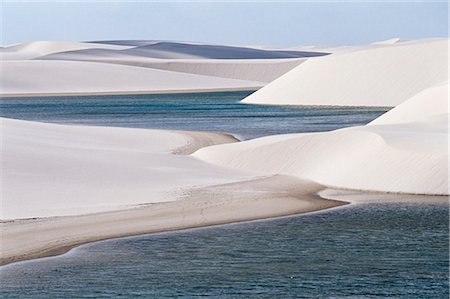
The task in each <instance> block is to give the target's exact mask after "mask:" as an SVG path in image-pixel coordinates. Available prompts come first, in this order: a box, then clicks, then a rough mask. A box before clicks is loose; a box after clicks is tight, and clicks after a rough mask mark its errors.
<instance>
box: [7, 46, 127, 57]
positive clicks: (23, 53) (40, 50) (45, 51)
mask: <svg viewBox="0 0 450 299" xmlns="http://www.w3.org/2000/svg"><path fill="white" fill-rule="evenodd" d="M93 48H95V49H109V50H124V49H128V48H130V46H121V45H112V44H98V43H81V42H62V41H36V42H29V43H23V44H17V45H12V46H7V47H0V58H1V59H2V60H17V59H33V58H37V57H41V56H45V55H49V54H53V53H59V52H65V51H76V50H86V49H93Z"/></svg>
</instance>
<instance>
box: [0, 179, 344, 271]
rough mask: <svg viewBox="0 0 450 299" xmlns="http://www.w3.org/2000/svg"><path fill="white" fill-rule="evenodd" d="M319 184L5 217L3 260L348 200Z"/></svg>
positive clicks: (215, 190)
mask: <svg viewBox="0 0 450 299" xmlns="http://www.w3.org/2000/svg"><path fill="white" fill-rule="evenodd" d="M320 188H321V187H320V186H318V185H315V184H312V183H310V182H304V181H300V180H297V179H294V178H290V177H285V176H275V177H270V178H263V179H255V180H251V181H243V182H239V183H233V184H225V185H219V186H211V187H206V188H200V189H193V190H190V191H189V192H188V193H187V194H186V196H185V198H184V199H183V200H179V201H175V202H166V203H155V204H150V205H144V206H141V207H137V208H133V209H128V210H120V211H113V212H105V213H100V214H87V215H79V216H72V217H51V218H39V219H29V220H15V221H10V222H3V223H0V229H1V232H2V245H1V253H2V255H1V257H0V265H1V264H7V263H11V262H15V261H20V260H24V259H31V258H37V257H44V256H51V255H56V254H61V253H64V252H66V251H67V250H69V249H70V248H72V247H74V246H76V245H80V244H84V243H88V242H92V241H98V240H104V239H109V238H116V237H124V236H132V235H138V234H146V233H153V232H160V231H169V230H176V229H183V228H192V227H201V226H208V225H215V224H224V223H230V222H237V221H248V220H253V219H261V218H268V217H275V216H284V215H290V214H299V213H306V212H311V211H317V210H320V209H326V208H331V207H335V206H339V205H343V204H345V203H344V202H342V201H334V200H324V199H321V198H320V197H318V196H316V195H314V194H315V193H316V192H317V191H318V190H320ZM37 235H39V238H36V236H37Z"/></svg>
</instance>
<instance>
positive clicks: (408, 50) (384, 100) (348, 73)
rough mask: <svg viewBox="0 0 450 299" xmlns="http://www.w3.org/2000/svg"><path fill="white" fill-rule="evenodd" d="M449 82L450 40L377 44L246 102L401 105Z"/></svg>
mask: <svg viewBox="0 0 450 299" xmlns="http://www.w3.org/2000/svg"><path fill="white" fill-rule="evenodd" d="M446 80H448V39H431V40H421V41H411V42H400V43H387V44H381V45H380V44H375V45H369V46H367V47H363V48H362V49H361V48H357V49H353V50H351V51H343V52H338V53H335V54H331V55H328V56H324V57H317V58H314V59H310V60H308V61H306V62H305V63H302V64H301V65H299V66H298V67H296V68H295V69H293V70H291V71H289V72H288V73H286V74H285V75H283V76H281V77H280V78H278V79H277V80H275V81H273V82H271V83H270V84H269V85H267V86H265V87H264V88H262V89H260V90H258V91H257V92H255V93H253V94H251V95H250V96H249V97H247V98H246V99H244V100H243V102H244V103H252V104H273V105H329V106H387V107H393V106H396V105H398V104H400V103H402V102H404V101H405V100H407V99H408V98H410V97H412V96H414V95H415V94H417V93H418V92H420V91H422V90H423V89H425V88H428V87H432V86H434V85H436V84H439V83H441V82H444V81H446Z"/></svg>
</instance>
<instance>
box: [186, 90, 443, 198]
mask: <svg viewBox="0 0 450 299" xmlns="http://www.w3.org/2000/svg"><path fill="white" fill-rule="evenodd" d="M448 140H449V131H448V83H446V84H439V85H437V86H434V87H431V88H429V89H426V90H424V91H422V92H420V93H419V94H417V95H416V96H414V97H412V98H411V99H409V100H408V101H406V102H404V103H403V104H401V105H399V106H398V107H396V108H394V109H392V110H391V111H389V112H387V113H386V114H385V115H382V116H380V117H379V118H378V119H376V120H374V121H373V122H371V123H370V124H368V125H366V126H360V127H350V128H345V129H340V130H336V131H331V132H323V133H310V134H289V135H279V136H268V137H263V138H258V139H254V140H249V141H245V142H240V143H237V144H226V145H218V146H211V147H208V148H203V149H200V150H199V151H197V152H195V153H194V154H193V156H195V157H197V158H199V159H201V160H203V161H207V162H209V163H213V164H216V165H220V166H223V167H229V168H230V169H237V170H245V171H256V172H260V173H264V174H284V175H291V176H295V177H297V178H300V179H306V180H311V181H314V182H317V183H319V184H322V185H325V186H327V187H331V188H341V189H354V190H365V191H375V192H390V193H409V194H427V195H448V194H449V177H448V169H449V159H448Z"/></svg>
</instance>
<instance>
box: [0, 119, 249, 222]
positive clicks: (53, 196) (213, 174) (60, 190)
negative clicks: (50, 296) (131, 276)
mask: <svg viewBox="0 0 450 299" xmlns="http://www.w3.org/2000/svg"><path fill="white" fill-rule="evenodd" d="M1 133H2V208H1V217H0V218H1V219H3V220H4V219H17V218H30V217H47V216H55V215H58V216H64V215H77V214H86V213H96V212H102V211H110V210H117V209H124V208H130V207H133V206H136V205H139V204H148V203H154V202H164V201H173V200H177V199H179V197H180V196H183V194H184V193H183V192H184V190H185V189H186V188H188V187H189V188H192V187H194V186H195V187H199V186H206V185H212V184H219V183H227V182H232V181H238V180H242V179H246V178H248V177H250V176H249V175H248V174H246V173H244V172H241V171H239V172H238V171H230V170H225V169H222V168H220V167H215V166H212V165H209V164H207V163H204V162H202V161H199V160H197V159H193V158H191V157H190V156H186V155H174V154H172V152H173V151H176V150H177V149H180V148H181V149H183V151H184V152H190V151H192V150H195V149H197V148H199V147H202V146H206V145H209V144H217V143H223V142H232V141H235V139H234V138H232V137H230V136H227V135H223V134H215V133H201V132H184V131H183V132H175V131H173V132H169V131H161V130H144V129H128V128H111V127H89V126H66V125H55V124H44V123H36V122H27V121H19V120H12V119H1Z"/></svg>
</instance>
